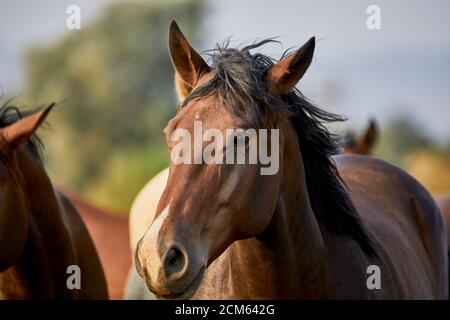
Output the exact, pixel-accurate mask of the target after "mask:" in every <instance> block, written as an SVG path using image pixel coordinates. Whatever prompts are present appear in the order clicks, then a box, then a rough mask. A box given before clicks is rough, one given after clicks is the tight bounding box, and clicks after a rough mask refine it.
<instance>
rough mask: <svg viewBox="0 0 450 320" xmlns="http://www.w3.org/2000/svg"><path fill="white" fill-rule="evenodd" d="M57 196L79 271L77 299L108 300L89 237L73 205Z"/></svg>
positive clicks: (99, 265) (103, 277)
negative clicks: (79, 285) (79, 283)
mask: <svg viewBox="0 0 450 320" xmlns="http://www.w3.org/2000/svg"><path fill="white" fill-rule="evenodd" d="M57 196H58V200H59V201H60V203H61V205H62V208H63V209H64V210H62V215H63V217H62V218H63V221H64V224H65V225H66V227H67V230H68V232H69V234H70V237H71V240H72V245H73V247H74V250H75V252H76V261H77V266H78V267H79V268H80V270H81V290H80V291H79V294H78V298H79V299H108V289H107V284H106V278H105V274H104V272H103V268H102V265H101V263H100V259H99V256H98V253H97V250H96V249H95V246H94V243H93V241H92V239H91V236H90V235H89V232H88V230H87V228H86V226H85V225H84V223H83V220H82V219H81V217H80V215H79V213H78V212H77V210H76V209H75V207H74V205H73V204H72V203H71V202H70V201H69V200H68V199H67V198H66V197H65V196H64V195H63V194H62V193H59V192H58V193H57ZM68 276H69V275H68Z"/></svg>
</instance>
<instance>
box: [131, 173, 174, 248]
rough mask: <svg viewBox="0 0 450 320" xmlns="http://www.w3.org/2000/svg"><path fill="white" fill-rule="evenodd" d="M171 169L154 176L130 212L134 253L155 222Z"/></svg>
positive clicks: (136, 199) (140, 193) (134, 202)
mask: <svg viewBox="0 0 450 320" xmlns="http://www.w3.org/2000/svg"><path fill="white" fill-rule="evenodd" d="M168 176H169V168H166V169H164V170H163V171H161V172H160V173H158V174H157V175H156V176H154V177H153V178H152V179H151V180H150V181H149V182H147V184H146V185H145V186H144V187H143V188H142V190H141V191H140V192H139V194H138V195H137V196H136V198H135V200H134V201H133V204H132V206H131V210H130V218H129V220H130V245H131V248H132V252H133V251H134V249H135V248H136V245H137V243H138V241H139V240H140V239H141V238H142V236H143V235H144V233H145V231H147V229H148V228H149V227H150V225H151V223H152V222H153V218H154V215H155V213H156V208H157V206H158V202H159V198H160V197H161V195H162V193H163V191H164V189H165V188H166V184H167V178H168Z"/></svg>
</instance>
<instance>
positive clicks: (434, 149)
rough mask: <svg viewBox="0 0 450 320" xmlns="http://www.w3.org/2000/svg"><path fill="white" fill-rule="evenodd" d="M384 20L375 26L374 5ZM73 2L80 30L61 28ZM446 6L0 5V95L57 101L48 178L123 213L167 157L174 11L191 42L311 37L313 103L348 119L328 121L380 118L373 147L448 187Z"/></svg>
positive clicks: (449, 40)
mask: <svg viewBox="0 0 450 320" xmlns="http://www.w3.org/2000/svg"><path fill="white" fill-rule="evenodd" d="M372 4H375V5H377V6H378V7H379V8H380V10H381V11H380V13H381V15H380V17H381V20H380V21H381V29H380V30H369V29H368V27H367V25H366V21H367V19H368V17H369V14H368V13H367V12H366V10H367V7H368V6H369V5H372ZM70 5H77V6H78V7H79V8H80V13H81V16H80V17H81V20H80V21H81V28H80V29H79V30H78V29H75V30H72V29H68V28H67V27H66V21H67V19H68V18H69V16H70V13H67V8H68V7H69V6H70ZM449 12H450V2H449V1H446V0H433V1H424V0H421V1H420V0H395V1H392V0H375V1H373V0H372V1H365V0H345V1H339V2H338V1H331V0H329V1H324V0H315V1H299V0H283V1H281V0H280V1H264V2H263V1H256V0H251V1H239V0H231V1H220V0H192V1H188V0H173V1H162V0H154V1H150V0H149V1H111V0H110V1H106V0H78V1H66V0H53V1H50V0H41V1H34V2H30V1H24V0H14V1H12V0H6V1H2V2H1V4H0V88H1V91H0V92H1V95H2V104H3V103H5V102H6V101H8V99H13V101H12V103H13V104H14V105H17V106H19V107H20V108H23V109H30V108H35V107H38V106H45V105H46V104H48V103H49V102H52V101H56V102H58V107H57V108H56V109H55V110H54V111H53V113H52V115H51V116H50V117H49V124H50V128H48V129H47V130H41V131H40V135H41V137H42V140H43V141H44V143H45V162H46V166H47V168H48V170H49V172H50V175H51V178H52V180H53V181H54V182H55V183H56V184H58V185H61V186H64V187H65V188H67V189H69V190H72V191H73V192H76V193H79V194H81V195H83V196H84V197H87V198H88V199H90V200H91V201H93V202H95V203H97V204H99V205H101V206H104V207H108V208H112V209H117V210H123V211H124V212H127V211H128V209H129V207H130V204H131V202H132V201H133V199H134V197H135V196H136V194H137V193H138V192H139V190H140V189H141V188H142V187H143V186H144V184H145V183H146V182H147V181H148V180H149V179H150V178H151V177H152V176H153V175H154V174H156V173H157V172H159V170H161V169H162V168H164V167H165V166H166V165H167V163H168V158H169V156H168V152H167V151H166V148H165V146H164V143H163V139H162V129H163V128H164V127H165V125H166V123H167V121H168V119H170V117H171V116H173V115H174V114H175V112H176V110H177V101H176V96H175V92H174V88H173V69H172V66H171V63H170V58H169V55H168V51H167V33H168V27H169V23H170V21H171V19H176V20H177V22H178V23H179V25H180V26H181V28H182V30H183V31H184V33H185V34H186V35H187V37H188V39H189V40H190V41H191V43H192V44H194V46H195V47H196V48H197V49H198V50H205V49H210V48H212V47H214V46H215V44H216V43H222V42H223V41H224V40H226V39H227V38H229V37H231V44H232V45H236V46H238V45H241V44H243V43H244V44H245V43H251V42H253V41H254V40H255V39H264V38H268V37H278V40H279V41H280V42H281V43H282V45H279V44H271V45H268V46H267V47H264V48H263V49H261V51H262V52H263V53H266V54H271V55H273V56H274V57H279V56H280V55H281V54H282V53H283V52H284V51H285V50H286V49H288V48H297V47H299V46H301V45H302V44H303V43H304V42H305V41H306V40H307V39H309V38H310V37H311V36H313V35H314V36H316V39H317V46H316V55H315V57H314V60H313V64H312V66H311V68H310V69H309V71H308V73H307V75H306V76H305V77H304V78H303V80H302V81H301V83H300V84H299V88H300V90H302V92H303V93H304V94H305V95H306V96H308V97H309V98H310V99H311V100H312V101H313V102H315V103H316V104H317V105H319V106H321V107H323V108H324V109H326V110H329V111H333V112H336V113H339V114H343V115H345V116H347V117H348V121H346V122H345V123H342V124H339V125H335V126H333V127H331V128H330V129H331V130H333V131H334V132H336V133H344V132H347V131H350V130H351V131H353V132H356V134H358V133H361V132H362V131H363V130H364V129H365V127H366V125H367V123H368V121H369V119H370V118H375V119H376V121H377V123H378V125H379V129H380V132H381V139H380V141H379V143H378V145H377V148H376V150H375V155H376V156H378V157H380V158H382V159H385V160H387V161H390V162H392V163H394V164H396V165H398V166H400V167H402V168H404V169H405V170H407V171H408V172H410V173H411V174H412V175H414V176H415V177H416V178H417V179H419V180H420V181H421V182H422V183H423V184H425V186H426V187H427V188H428V189H429V190H430V192H432V193H433V194H434V195H439V194H444V193H447V192H449V191H450V126H449V122H450V121H449V120H450V19H448V13H449Z"/></svg>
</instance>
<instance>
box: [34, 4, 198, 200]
mask: <svg viewBox="0 0 450 320" xmlns="http://www.w3.org/2000/svg"><path fill="white" fill-rule="evenodd" d="M202 7H203V6H202V3H201V2H200V1H172V2H166V1H164V2H163V1H152V2H151V3H145V2H124V3H119V4H115V5H113V6H111V7H109V8H108V9H107V10H105V12H104V13H103V15H102V16H100V17H99V18H98V19H97V20H96V21H95V22H93V23H92V24H91V25H88V26H83V28H82V29H81V30H75V31H73V32H71V34H70V35H69V36H67V37H66V38H63V39H61V40H60V41H58V42H56V43H54V44H53V45H51V46H49V47H44V48H38V49H34V50H32V51H30V52H29V53H28V55H27V58H26V62H27V81H28V82H27V88H28V90H27V100H28V102H29V104H30V105H36V104H43V103H47V102H50V101H57V102H59V104H58V107H57V108H56V109H55V110H54V112H53V114H52V115H51V117H50V119H49V121H50V123H51V126H52V128H53V130H52V131H51V132H50V133H45V134H44V141H45V144H46V153H47V159H46V160H47V166H48V167H49V169H50V171H51V173H52V178H53V179H54V180H56V182H57V183H60V184H63V185H64V186H67V187H70V188H72V189H74V190H76V191H78V192H82V193H84V194H88V195H89V197H90V198H92V199H94V200H96V199H99V200H102V201H103V203H105V204H107V205H113V206H114V207H116V208H122V209H127V208H128V207H129V205H130V204H131V200H132V199H133V197H134V196H135V195H136V193H137V191H138V190H139V189H140V187H142V186H143V184H144V183H145V181H144V179H143V178H144V177H145V179H148V178H149V177H150V175H151V174H153V173H155V170H156V169H158V168H162V166H163V165H162V159H161V157H162V155H161V154H162V153H161V148H162V147H161V146H162V129H163V128H164V126H165V125H166V123H167V120H168V119H169V118H170V117H171V116H172V115H173V114H174V113H175V111H176V99H175V94H174V89H173V68H172V65H171V62H170V57H169V54H168V50H167V33H168V26H169V24H170V21H171V20H172V19H173V18H174V19H176V20H177V21H178V22H179V23H180V25H181V26H182V27H183V30H184V31H185V33H186V34H187V35H188V36H189V38H190V39H191V40H193V42H194V43H195V42H196V40H197V29H198V22H199V21H200V17H201V14H202ZM153 150H156V151H153ZM166 157H167V155H166ZM130 159H131V160H130ZM139 173H142V175H141V176H139ZM138 176H139V177H138ZM141 178H142V179H141ZM109 179H112V181H113V182H111V183H108V181H109ZM119 184H122V185H121V186H120V188H119ZM109 187H110V188H111V190H107V189H108V188H109ZM119 189H120V190H119ZM120 191H121V192H123V193H124V194H119V193H120ZM110 196H111V198H110V200H111V202H108V199H107V197H110Z"/></svg>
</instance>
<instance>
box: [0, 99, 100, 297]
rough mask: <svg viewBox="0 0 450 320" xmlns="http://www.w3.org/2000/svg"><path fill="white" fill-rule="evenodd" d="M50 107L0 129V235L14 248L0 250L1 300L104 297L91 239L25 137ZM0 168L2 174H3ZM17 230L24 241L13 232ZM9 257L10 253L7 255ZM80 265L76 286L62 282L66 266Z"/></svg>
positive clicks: (65, 276) (29, 134) (64, 279)
mask: <svg viewBox="0 0 450 320" xmlns="http://www.w3.org/2000/svg"><path fill="white" fill-rule="evenodd" d="M49 111H50V108H48V109H46V110H44V111H42V112H38V113H36V114H34V115H31V116H27V117H25V118H24V119H22V120H18V121H16V122H14V123H12V124H10V123H11V122H10V121H9V122H7V123H6V125H8V124H9V125H8V126H7V127H4V128H2V129H1V130H2V131H1V133H2V146H1V149H2V150H1V151H2V157H3V160H4V162H3V163H4V164H5V165H6V166H5V168H2V170H1V171H2V174H1V176H2V179H3V189H4V191H3V193H2V196H3V207H2V210H1V212H0V216H1V217H2V218H4V217H8V214H10V213H11V212H13V213H14V214H15V215H16V216H18V217H22V219H23V220H20V221H21V223H19V224H18V223H16V221H12V222H8V221H7V219H3V220H1V221H2V223H1V224H0V234H1V235H2V238H3V237H6V239H7V240H9V241H5V242H3V245H6V246H9V247H10V248H12V250H14V251H15V252H14V253H8V252H7V251H3V250H2V251H1V252H0V261H8V262H7V263H2V264H1V268H0V269H1V271H0V292H1V295H0V296H1V297H2V298H5V299H30V298H32V299H53V298H59V299H104V298H107V289H106V283H105V278H104V274H103V270H102V267H101V265H100V261H99V259H98V256H97V253H96V250H95V247H94V245H93V243H92V240H91V238H90V236H89V233H88V232H87V230H86V228H85V227H84V224H83V222H82V221H81V219H80V218H79V216H78V213H77V212H76V210H75V208H74V207H73V206H72V205H71V204H70V202H69V201H68V200H67V199H66V198H64V197H63V196H62V195H61V194H58V193H57V192H55V190H54V189H53V186H52V184H51V182H50V180H49V178H48V176H47V174H46V173H45V170H44V168H43V166H42V164H41V162H40V161H39V159H38V156H37V151H36V150H35V147H34V146H33V145H32V144H31V143H28V142H27V140H28V138H30V137H31V135H32V134H33V133H34V131H35V130H36V129H37V127H38V125H39V124H40V123H41V122H42V121H43V119H44V118H45V117H46V115H47V114H48V112H49ZM3 172H4V173H3ZM18 235H20V237H21V238H22V239H24V241H18V240H17V239H15V238H14V237H17V236H18ZM11 257H12V258H11ZM70 266H78V267H79V268H80V270H81V274H80V280H81V289H73V288H72V289H70V288H69V287H68V284H67V283H68V282H67V280H68V277H69V276H70V275H71V274H70V273H68V267H70Z"/></svg>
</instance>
